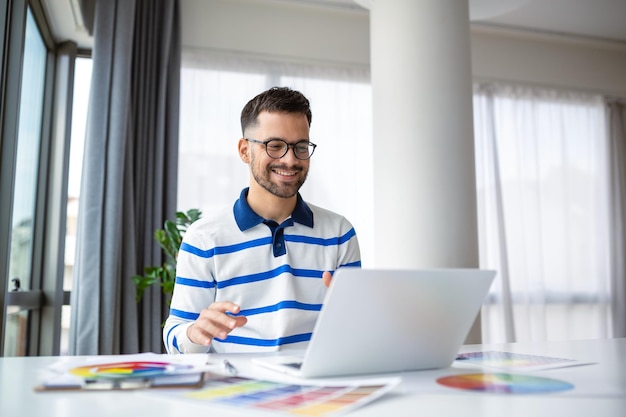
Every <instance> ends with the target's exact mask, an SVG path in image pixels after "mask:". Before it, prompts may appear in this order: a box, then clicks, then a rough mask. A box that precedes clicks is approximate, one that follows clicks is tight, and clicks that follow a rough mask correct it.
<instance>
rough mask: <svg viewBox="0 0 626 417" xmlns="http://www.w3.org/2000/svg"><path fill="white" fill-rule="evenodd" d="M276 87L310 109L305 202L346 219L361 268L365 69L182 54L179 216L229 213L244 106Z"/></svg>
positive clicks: (369, 199) (366, 208)
mask: <svg viewBox="0 0 626 417" xmlns="http://www.w3.org/2000/svg"><path fill="white" fill-rule="evenodd" d="M273 86H287V87H291V88H294V89H296V90H299V91H301V92H302V93H303V94H304V95H305V96H307V98H308V99H309V100H310V102H311V107H312V111H313V120H312V124H311V141H312V142H314V143H315V144H317V145H318V147H317V149H316V151H315V154H314V155H313V157H312V160H311V169H310V172H309V177H308V179H307V182H306V183H305V185H304V186H303V188H302V190H301V194H302V196H303V197H304V199H305V200H306V201H309V202H310V203H312V204H316V205H318V206H321V207H325V208H328V209H330V210H333V211H335V212H338V213H341V214H343V215H344V216H346V217H347V218H348V219H349V220H350V221H351V222H352V224H353V225H354V227H355V229H356V231H357V234H358V235H359V241H360V243H361V255H362V258H363V265H364V266H367V260H368V259H371V258H372V251H373V236H372V230H373V211H372V206H373V192H372V184H373V180H372V133H371V87H370V84H369V69H367V68H358V67H345V66H340V65H334V64H328V65H324V64H318V63H297V62H284V61H279V60H276V59H272V58H268V57H250V56H242V55H236V54H227V53H224V52H217V51H211V50H204V49H191V48H190V49H186V50H184V51H183V62H182V71H181V116H180V150H179V152H180V156H179V161H180V163H179V187H178V207H179V210H184V211H185V210H188V209H189V208H199V209H201V210H202V212H203V215H204V216H209V215H211V214H212V213H215V212H216V211H217V210H219V209H220V208H221V207H224V206H226V207H230V206H232V204H233V203H234V201H235V200H236V199H237V197H238V196H239V192H240V191H241V189H242V188H243V187H245V186H247V184H248V182H249V179H248V169H247V166H246V165H245V164H244V163H243V162H241V160H240V159H239V156H238V154H237V141H238V139H239V138H240V137H241V128H240V124H239V116H240V112H241V109H242V108H243V106H244V105H245V104H246V102H247V101H248V100H249V99H251V98H252V97H254V96H255V95H256V94H258V93H260V92H262V91H263V90H265V89H267V88H270V87H273Z"/></svg>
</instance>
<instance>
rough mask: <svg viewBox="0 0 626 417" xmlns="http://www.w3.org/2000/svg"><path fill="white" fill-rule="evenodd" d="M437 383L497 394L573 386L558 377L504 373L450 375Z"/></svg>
mask: <svg viewBox="0 0 626 417" xmlns="http://www.w3.org/2000/svg"><path fill="white" fill-rule="evenodd" d="M437 383H438V384H440V385H443V386H445V387H448V388H456V389H460V390H468V391H480V392H488V393H498V394H545V393H551V392H560V391H568V390H571V389H573V388H574V385H572V384H570V383H569V382H565V381H560V380H558V379H552V378H544V377H538V376H531V375H513V374H505V373H478V374H461V375H452V376H446V377H443V378H439V379H437Z"/></svg>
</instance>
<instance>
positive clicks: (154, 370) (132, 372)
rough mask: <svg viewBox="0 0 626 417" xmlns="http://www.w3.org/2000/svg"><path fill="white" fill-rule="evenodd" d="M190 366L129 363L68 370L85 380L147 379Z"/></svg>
mask: <svg viewBox="0 0 626 417" xmlns="http://www.w3.org/2000/svg"><path fill="white" fill-rule="evenodd" d="M191 368H192V366H191V365H183V364H173V363H169V362H153V361H131V362H117V363H105V364H98V365H85V366H80V367H77V368H73V369H71V370H70V373H71V374H73V375H77V376H80V377H83V378H85V379H96V378H109V379H116V378H124V379H126V378H149V377H155V376H162V375H168V374H171V373H175V372H180V371H182V370H184V369H191Z"/></svg>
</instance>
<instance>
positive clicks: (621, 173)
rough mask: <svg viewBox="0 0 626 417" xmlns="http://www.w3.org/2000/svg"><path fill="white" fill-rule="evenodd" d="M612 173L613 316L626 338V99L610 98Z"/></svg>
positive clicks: (615, 329)
mask: <svg viewBox="0 0 626 417" xmlns="http://www.w3.org/2000/svg"><path fill="white" fill-rule="evenodd" d="M607 112H608V119H609V122H608V130H609V147H610V151H609V154H610V158H611V160H610V164H609V166H610V176H611V193H610V194H611V228H610V229H611V232H612V235H611V317H612V318H613V323H612V324H613V337H626V101H624V100H607Z"/></svg>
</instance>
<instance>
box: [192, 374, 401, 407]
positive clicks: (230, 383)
mask: <svg viewBox="0 0 626 417" xmlns="http://www.w3.org/2000/svg"><path fill="white" fill-rule="evenodd" d="M388 389H390V386H389V385H385V384H381V385H367V386H366V385H359V386H308V385H307V386H305V385H294V384H283V383H278V382H270V381H262V380H254V379H247V378H242V377H227V378H219V379H212V380H210V381H209V382H208V383H207V385H206V386H205V387H204V388H203V389H200V390H197V391H188V392H186V393H185V394H184V396H185V397H186V398H189V399H197V400H204V401H211V402H213V403H215V404H221V405H228V406H236V407H247V408H251V409H256V410H266V411H272V412H280V413H285V414H291V415H299V416H326V415H330V414H337V413H343V412H347V411H349V410H351V409H353V408H355V407H359V406H361V405H363V404H365V403H367V402H369V401H372V400H373V399H374V398H378V397H379V396H380V395H382V394H383V393H384V392H386V391H388Z"/></svg>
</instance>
